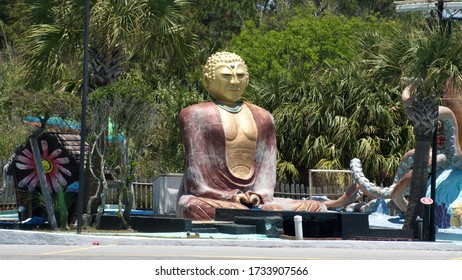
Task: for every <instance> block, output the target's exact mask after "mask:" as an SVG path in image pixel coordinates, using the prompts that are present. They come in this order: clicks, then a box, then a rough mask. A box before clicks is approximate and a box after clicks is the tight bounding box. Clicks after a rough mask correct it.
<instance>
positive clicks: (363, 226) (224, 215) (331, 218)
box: [215, 209, 414, 240]
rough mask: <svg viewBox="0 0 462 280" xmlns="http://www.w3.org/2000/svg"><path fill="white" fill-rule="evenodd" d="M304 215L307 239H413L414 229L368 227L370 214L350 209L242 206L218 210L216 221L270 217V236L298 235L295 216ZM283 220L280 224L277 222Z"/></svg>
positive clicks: (239, 221)
mask: <svg viewBox="0 0 462 280" xmlns="http://www.w3.org/2000/svg"><path fill="white" fill-rule="evenodd" d="M297 215H299V216H301V217H302V228H303V237H304V238H330V239H363V240H368V239H370V240H380V239H382V240H412V239H413V238H414V231H413V230H403V229H382V228H370V227H369V215H368V214H364V213H351V212H294V211H263V210H240V209H216V214H215V220H216V221H232V222H233V223H235V224H242V223H244V224H252V223H253V224H255V225H256V224H257V223H260V228H261V223H262V219H263V221H264V219H268V218H271V219H272V220H273V224H271V223H270V224H269V226H268V224H267V227H266V228H269V229H272V231H269V235H268V234H267V235H268V236H270V237H276V235H278V226H279V227H280V231H279V233H281V234H280V236H281V235H285V236H289V237H290V236H295V224H294V217H295V216H297ZM278 218H279V219H280V225H278V224H277V222H276V224H274V221H276V220H277V219H278ZM267 233H268V232H267Z"/></svg>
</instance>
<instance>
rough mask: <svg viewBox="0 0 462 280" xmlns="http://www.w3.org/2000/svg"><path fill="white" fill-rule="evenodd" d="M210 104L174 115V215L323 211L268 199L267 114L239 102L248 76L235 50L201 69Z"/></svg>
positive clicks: (271, 182) (270, 129)
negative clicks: (177, 153) (177, 177)
mask: <svg viewBox="0 0 462 280" xmlns="http://www.w3.org/2000/svg"><path fill="white" fill-rule="evenodd" d="M203 79H204V84H205V87H206V89H207V91H208V92H209V94H210V95H211V96H212V97H213V101H212V102H204V103H200V104H195V105H192V106H189V107H187V108H185V109H183V110H182V111H181V112H180V115H179V121H180V128H181V133H182V137H183V144H184V146H185V151H186V168H185V172H184V176H183V181H182V185H181V187H180V190H179V193H178V204H177V208H178V209H177V215H178V216H179V217H187V218H191V219H193V220H213V219H214V217H215V209H216V208H232V209H250V208H254V207H258V208H260V209H262V210H291V211H326V210H327V208H326V206H325V205H324V204H323V203H322V202H319V201H314V200H292V199H285V198H275V197H273V193H274V188H275V185H276V136H275V129H274V121H273V117H272V115H271V114H270V113H269V112H268V111H266V110H265V109H263V108H260V107H258V106H256V105H253V104H250V103H247V102H242V101H241V100H240V99H241V96H242V94H243V93H244V91H245V89H246V87H247V85H248V83H249V74H248V71H247V66H246V65H245V63H244V61H243V60H242V59H241V58H240V57H239V56H238V55H236V54H234V53H229V52H219V53H216V54H214V55H212V56H211V57H209V59H208V61H207V63H206V65H205V67H204V73H203Z"/></svg>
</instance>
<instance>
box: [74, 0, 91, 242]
mask: <svg viewBox="0 0 462 280" xmlns="http://www.w3.org/2000/svg"><path fill="white" fill-rule="evenodd" d="M89 29H90V0H86V1H85V23H84V45H83V91H82V119H81V125H80V162H79V196H78V200H77V233H81V232H82V223H83V220H82V218H83V217H82V216H83V197H84V195H85V137H86V128H87V126H86V122H87V121H86V116H87V94H88V37H89V32H90V30H89Z"/></svg>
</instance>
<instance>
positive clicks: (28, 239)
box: [0, 229, 462, 251]
mask: <svg viewBox="0 0 462 280" xmlns="http://www.w3.org/2000/svg"><path fill="white" fill-rule="evenodd" d="M95 241H98V243H99V244H100V245H143V246H233V247H237V246H242V247H257V248H258V247H260V248H277V247H286V248H287V247H290V248H332V249H335V248H343V249H345V248H354V249H365V250H367V249H383V250H431V251H462V243H461V242H448V241H436V242H419V241H363V240H286V239H276V238H274V239H268V240H245V239H208V238H204V239H202V238H197V239H196V238H159V237H139V236H102V235H88V234H86V233H85V234H75V233H74V234H72V233H55V232H37V231H21V230H2V229H0V245H1V244H3V245H13V244H15V245H91V244H92V243H93V242H95Z"/></svg>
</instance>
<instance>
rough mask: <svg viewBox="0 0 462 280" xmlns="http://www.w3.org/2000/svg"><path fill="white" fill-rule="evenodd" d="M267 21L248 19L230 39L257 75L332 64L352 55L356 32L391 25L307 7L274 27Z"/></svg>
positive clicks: (233, 48) (270, 76)
mask: <svg viewBox="0 0 462 280" xmlns="http://www.w3.org/2000/svg"><path fill="white" fill-rule="evenodd" d="M268 24H269V25H268ZM268 24H267V22H266V21H264V22H262V24H261V25H260V26H258V27H257V26H255V25H254V24H253V23H252V22H248V23H247V25H246V27H245V29H243V31H242V32H241V34H240V35H239V36H236V37H234V38H233V40H232V41H231V42H230V50H231V51H234V52H236V53H238V54H240V55H241V56H242V57H243V58H244V60H245V61H246V63H247V65H248V67H249V72H250V74H251V76H252V77H256V78H257V79H267V80H273V79H275V78H276V77H277V76H278V75H280V73H287V72H289V73H291V74H297V73H300V72H301V73H303V72H309V71H313V70H316V69H320V68H322V67H324V66H325V65H326V64H329V65H330V66H331V67H336V66H338V65H341V64H342V63H345V62H347V61H349V60H350V59H352V57H353V56H354V54H355V53H356V50H357V49H358V47H359V46H358V40H357V38H358V37H359V36H360V34H363V33H365V32H367V31H368V30H381V29H385V28H387V26H390V25H393V23H391V22H382V21H379V20H377V19H376V18H369V19H367V20H361V19H359V18H346V17H343V16H333V15H330V14H324V15H323V16H320V17H316V16H315V15H314V14H313V11H312V10H311V9H296V10H295V11H293V12H292V13H291V17H287V18H286V19H285V20H283V21H282V22H279V24H282V25H279V26H278V28H277V29H275V28H274V26H273V25H274V23H272V22H271V21H270V22H269V23H268ZM379 26H380V27H379Z"/></svg>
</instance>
